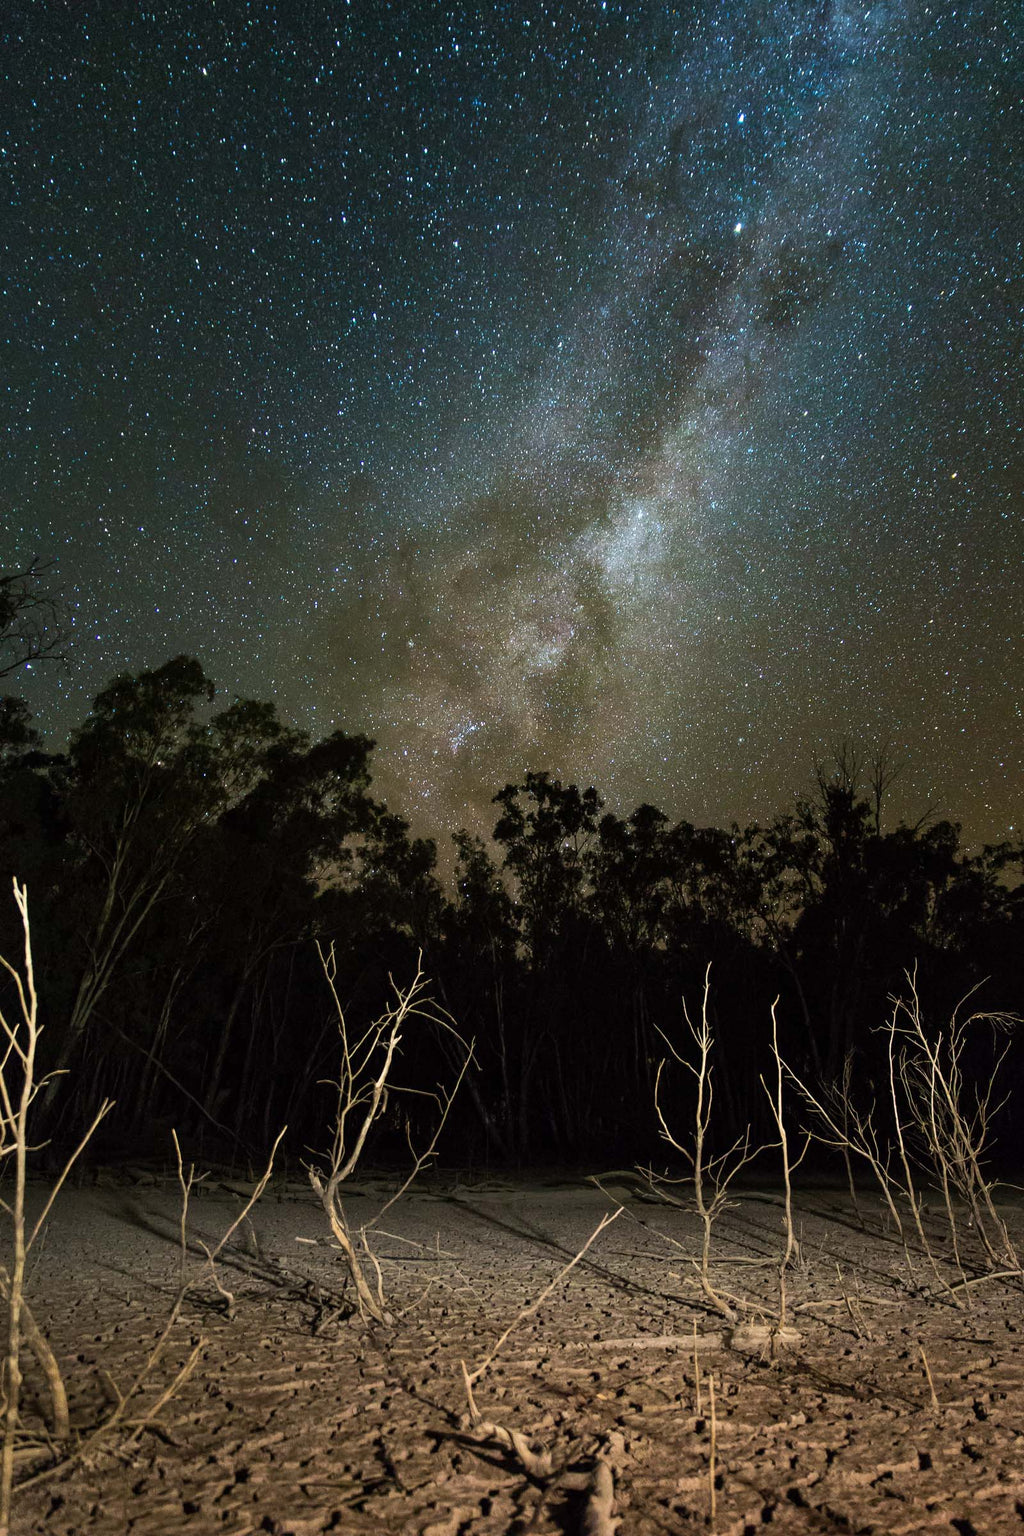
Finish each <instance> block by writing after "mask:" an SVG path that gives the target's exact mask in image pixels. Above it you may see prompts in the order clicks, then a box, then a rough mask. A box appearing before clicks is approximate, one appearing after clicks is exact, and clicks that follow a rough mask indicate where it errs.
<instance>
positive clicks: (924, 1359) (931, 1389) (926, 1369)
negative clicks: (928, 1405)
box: [917, 1344, 939, 1413]
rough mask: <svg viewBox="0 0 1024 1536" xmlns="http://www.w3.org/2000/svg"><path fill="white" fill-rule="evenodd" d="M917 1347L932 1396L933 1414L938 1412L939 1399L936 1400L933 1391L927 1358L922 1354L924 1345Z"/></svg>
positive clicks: (933, 1384) (936, 1396)
mask: <svg viewBox="0 0 1024 1536" xmlns="http://www.w3.org/2000/svg"><path fill="white" fill-rule="evenodd" d="M917 1347H918V1349H919V1350H920V1351H921V1364H922V1365H923V1366H924V1374H925V1376H926V1377H927V1378H928V1391H929V1392H930V1393H931V1395H932V1407H933V1408H934V1409H935V1412H936V1413H938V1412H939V1399H938V1394H937V1393H936V1391H935V1383H934V1381H933V1380H932V1368H931V1366H930V1365H929V1364H928V1356H927V1355H926V1354H925V1352H924V1345H923V1344H918V1346H917Z"/></svg>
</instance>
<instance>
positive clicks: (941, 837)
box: [0, 637, 1024, 1166]
mask: <svg viewBox="0 0 1024 1536" xmlns="http://www.w3.org/2000/svg"><path fill="white" fill-rule="evenodd" d="M0 638H2V637H0ZM373 745H374V744H373V742H372V741H371V740H369V738H367V737H366V736H362V735H349V734H347V733H344V732H340V731H336V732H334V733H332V734H330V735H328V736H326V737H325V738H324V739H322V740H315V741H314V740H312V739H311V738H310V737H309V736H308V735H307V734H306V733H304V732H302V731H298V730H295V729H293V728H291V727H289V726H287V725H286V724H284V723H283V722H282V721H281V720H280V719H279V717H278V714H277V711H276V709H275V707H274V706H273V705H272V704H268V703H263V702H258V701H254V700H236V701H235V702H234V703H232V704H230V705H229V706H228V707H227V708H224V709H218V708H217V707H216V702H215V696H214V685H213V683H212V682H211V681H210V679H209V678H208V677H207V676H206V675H205V673H204V672H203V669H202V667H201V666H200V664H199V663H198V662H197V661H195V660H193V659H191V658H189V657H185V656H179V657H176V658H174V659H173V660H171V661H168V662H167V663H165V664H164V665H163V666H161V667H158V668H156V669H155V670H153V671H144V672H141V673H139V674H138V675H136V676H122V677H118V678H116V679H114V681H113V682H112V683H111V684H110V685H109V687H107V688H105V689H104V690H103V691H102V692H101V693H100V694H99V695H98V697H97V698H96V699H95V701H94V703H93V706H92V709H91V710H90V712H89V714H88V716H87V718H86V719H85V720H84V721H83V723H82V724H81V725H80V726H79V727H78V728H77V730H75V731H74V732H73V733H72V735H71V738H70V741H69V744H68V747H67V750H66V751H65V752H61V753H54V752H50V751H47V750H46V749H45V747H44V744H43V742H42V741H41V740H40V739H39V737H38V735H37V734H36V732H35V731H34V729H33V726H32V722H31V719H30V717H29V713H28V710H27V708H26V706H25V705H24V703H23V702H22V701H21V700H19V699H17V698H15V697H6V698H4V699H3V700H2V702H0V885H2V890H3V896H2V898H0V953H2V954H5V955H7V956H9V957H11V956H16V955H17V952H18V946H19V942H20V939H19V934H18V930H17V914H16V912H15V909H14V905H13V902H9V901H8V900H7V896H6V893H7V892H8V891H9V890H10V884H11V877H12V876H13V875H17V876H18V877H19V878H20V879H21V880H24V881H25V882H26V883H27V885H28V889H29V897H30V902H31V913H32V924H33V939H34V947H35V953H36V958H37V968H38V982H39V988H40V994H41V1004H42V1013H43V1021H44V1024H45V1029H46V1032H45V1036H44V1042H43V1043H44V1053H45V1054H44V1063H43V1064H44V1066H45V1068H47V1069H48V1070H50V1071H51V1072H53V1073H55V1074H58V1075H55V1076H54V1077H52V1079H51V1081H50V1084H49V1086H48V1088H47V1090H46V1093H45V1095H44V1098H43V1101H42V1104H41V1107H40V1115H41V1126H42V1129H43V1130H44V1131H45V1132H46V1134H47V1135H48V1136H50V1137H51V1138H52V1139H53V1140H54V1143H55V1145H56V1146H58V1147H59V1146H60V1145H62V1144H63V1143H66V1142H67V1141H68V1140H70V1139H72V1138H73V1137H74V1136H75V1135H76V1134H77V1132H78V1130H79V1129H80V1127H81V1125H82V1124H83V1123H85V1122H87V1121H88V1119H89V1118H90V1117H91V1114H92V1113H93V1112H94V1110H95V1108H96V1106H97V1104H98V1103H99V1102H100V1100H101V1099H102V1098H104V1097H107V1096H109V1097H113V1098H115V1099H116V1100H117V1107H116V1109H115V1111H114V1112H113V1114H112V1115H111V1116H110V1117H108V1120H107V1121H106V1122H105V1126H104V1135H105V1137H106V1139H107V1141H108V1143H109V1142H111V1141H113V1142H114V1144H115V1146H116V1147H117V1148H119V1149H120V1150H122V1151H123V1150H124V1149H127V1148H136V1149H139V1150H142V1151H150V1150H152V1151H159V1152H162V1151H163V1150H164V1148H165V1147H166V1145H167V1132H168V1131H169V1128H170V1127H171V1126H172V1125H174V1126H176V1127H178V1128H179V1129H183V1130H186V1131H187V1132H188V1134H189V1135H190V1136H191V1137H192V1138H193V1139H198V1140H199V1142H200V1144H203V1145H205V1147H206V1148H207V1149H209V1151H212V1150H213V1149H218V1150H220V1151H222V1152H224V1153H225V1154H227V1155H231V1156H234V1157H238V1158H241V1159H243V1160H245V1159H249V1158H251V1157H257V1158H258V1156H259V1154H260V1151H261V1149H263V1148H264V1147H265V1146H266V1145H267V1144H268V1143H269V1142H270V1141H271V1140H272V1138H273V1135H274V1133H275V1132H276V1130H277V1128H278V1127H279V1126H280V1125H282V1124H283V1123H285V1122H287V1123H288V1125H289V1126H290V1127H291V1132H290V1136H289V1141H290V1142H291V1143H292V1147H293V1150H294V1153H295V1155H296V1156H300V1155H301V1152H302V1148H303V1147H304V1146H306V1145H310V1144H316V1143H317V1141H318V1140H319V1139H320V1137H321V1135H322V1130H323V1127H324V1125H326V1124H327V1123H328V1122H329V1120H330V1114H331V1101H330V1088H329V1087H327V1086H325V1080H327V1079H330V1077H331V1076H332V1073H333V1071H334V1053H335V1049H336V1045H337V1028H336V1016H335V1014H334V1012H333V1008H332V1004H331V998H330V995H329V993H328V989H327V988H326V986H325V983H324V976H323V973H322V969H321V966H320V960H319V957H318V953H317V948H316V942H315V941H317V940H319V941H320V943H321V944H322V945H327V944H332V943H333V945H334V955H335V964H336V966H337V972H336V980H335V986H336V989H337V992H338V996H339V998H340V999H341V1001H342V1003H343V1005H344V1007H345V1009H346V1012H347V1013H349V1014H351V1016H352V1017H353V1018H354V1019H356V1020H358V1019H364V1020H368V1019H370V1018H372V1017H374V1016H375V1015H376V1013H379V1012H380V1010H381V1005H382V1003H383V1001H384V1000H385V999H386V997H387V992H388V986H389V977H393V978H394V979H395V981H396V982H398V983H399V984H401V983H402V982H404V981H407V980H408V979H409V978H411V976H412V975H413V974H414V972H415V969H416V965H417V957H418V956H419V955H422V964H423V967H424V970H425V971H426V973H427V975H428V976H429V977H430V979H431V983H432V988H433V992H434V996H435V997H436V999H437V1001H438V1002H439V1003H440V1004H441V1005H442V1006H443V1007H444V1008H445V1009H447V1010H448V1012H449V1013H450V1014H451V1016H452V1017H453V1018H454V1019H455V1020H456V1021H457V1023H458V1025H459V1028H460V1030H461V1031H462V1033H463V1035H465V1036H466V1037H467V1038H469V1037H472V1038H473V1039H474V1040H475V1058H474V1065H473V1068H472V1070H471V1071H470V1072H469V1073H468V1074H467V1077H466V1079H465V1082H464V1085H463V1088H462V1091H461V1094H460V1096H459V1099H458V1101H457V1103H456V1105H455V1107H454V1108H453V1110H452V1114H451V1116H450V1118H449V1123H448V1128H447V1130H446V1143H445V1147H444V1152H445V1155H446V1156H447V1157H448V1158H449V1159H451V1160H454V1161H458V1162H462V1163H472V1164H476V1165H481V1166H482V1165H485V1164H488V1163H490V1164H502V1165H512V1166H514V1165H516V1164H524V1163H533V1164H537V1163H539V1162H545V1161H550V1162H558V1163H562V1164H581V1163H585V1162H593V1161H594V1160H597V1161H598V1162H600V1163H601V1164H603V1165H604V1166H610V1165H611V1164H612V1163H613V1162H618V1161H621V1160H623V1159H635V1158H643V1159H645V1160H651V1159H652V1158H653V1159H655V1160H657V1158H658V1156H659V1143H658V1138H657V1126H656V1121H655V1116H654V1112H653V1092H654V1078H655V1074H656V1072H657V1069H658V1064H659V1062H660V1061H661V1060H662V1059H663V1058H665V1057H666V1056H670V1054H671V1053H670V1051H669V1049H668V1044H667V1042H668V1041H671V1042H672V1043H673V1044H675V1045H676V1046H677V1048H679V1049H680V1050H681V1051H682V1052H683V1053H684V1054H685V1045H686V1038H687V1037H686V1034H685V1031H684V1030H683V1029H682V1027H681V1020H682V1001H683V999H684V998H687V999H689V1000H690V1002H691V1004H693V1003H695V1002H697V1003H699V998H700V994H701V991H702V988H703V983H704V978H705V974H706V971H707V967H708V966H709V965H710V967H711V990H710V1008H711V1010H712V1019H713V1025H714V1031H715V1036H716V1041H717V1061H716V1090H715V1091H716V1105H715V1112H716V1127H717V1131H718V1134H720V1135H721V1137H722V1138H723V1139H724V1140H731V1139H732V1138H733V1137H734V1136H735V1135H736V1134H740V1133H742V1132H743V1130H744V1128H745V1127H746V1126H748V1125H750V1126H751V1127H753V1131H754V1134H755V1135H762V1137H763V1139H764V1140H770V1139H771V1136H770V1127H769V1126H768V1123H767V1118H766V1117H767V1114H768V1109H767V1104H766V1101H765V1097H764V1092H763V1089H762V1088H761V1085H760V1077H761V1075H762V1074H763V1073H764V1072H765V1071H766V1067H767V1059H768V1058H767V1053H768V1040H769V1023H770V1010H771V1006H772V1002H773V1000H774V999H775V998H779V999H780V1003H779V1008H778V1010H777V1012H778V1018H779V1027H780V1035H781V1040H782V1046H783V1053H784V1054H785V1055H786V1056H787V1058H788V1059H789V1060H791V1061H792V1062H793V1063H794V1065H796V1066H798V1067H799V1069H800V1071H801V1073H802V1075H804V1076H805V1078H807V1079H808V1080H810V1081H814V1082H817V1083H822V1084H824V1083H830V1082H835V1081H838V1080H840V1079H841V1078H842V1075H843V1073H844V1070H846V1071H848V1072H849V1073H850V1082H851V1084H852V1087H851V1092H861V1093H866V1094H869V1093H870V1092H871V1091H872V1084H873V1083H874V1082H876V1081H879V1080H880V1077H881V1075H882V1074H883V1073H884V1071H885V1061H884V1048H883V1043H882V1041H881V1038H880V1036H879V1034H878V1027H879V1026H880V1025H881V1024H882V1023H883V1021H884V1018H885V1016H886V1012H887V1009H888V1007H889V999H890V998H891V997H892V996H893V995H894V994H898V993H899V992H900V991H901V989H903V988H904V987H905V985H906V973H907V972H908V970H909V971H913V972H916V979H917V987H918V991H919V993H920V996H921V999H922V1002H923V1005H924V1009H925V1015H926V1017H927V1018H928V1019H929V1020H931V1021H933V1027H934V1028H936V1029H938V1028H940V1027H943V1026H944V1025H945V1024H948V1020H949V1016H950V1013H951V1011H952V1009H953V1008H954V1007H955V1006H956V1005H957V1003H958V1001H959V1000H960V999H962V998H964V997H965V995H966V994H968V993H972V989H974V990H973V993H972V1000H971V1002H970V1004H969V1005H968V1006H969V1007H970V1008H971V1010H972V1011H973V1009H974V1008H975V1007H978V1008H991V1009H1002V1010H1013V1009H1014V1008H1017V1007H1019V1006H1020V1002H1021V997H1022V991H1024V989H1022V966H1024V870H1022V863H1024V844H1022V843H1021V842H1020V841H1017V842H1015V843H1004V844H1001V845H999V846H993V847H986V848H985V849H983V850H982V851H981V852H968V851H966V850H965V849H964V848H963V847H962V845H961V839H960V832H959V828H958V827H957V826H956V825H955V824H954V823H952V822H949V821H942V820H930V819H927V818H926V819H924V820H923V821H922V822H920V823H918V824H917V825H907V824H904V823H899V824H897V825H895V826H892V827H888V826H887V825H886V821H885V798H886V789H887V787H888V783H889V780H890V778H891V770H892V763H891V761H890V760H889V758H888V757H887V755H886V754H885V753H882V754H881V755H880V756H879V758H878V759H877V760H876V761H875V762H874V763H872V764H870V765H869V767H868V771H867V772H862V771H861V769H860V766H859V765H858V763H857V761H856V760H855V758H854V756H853V754H852V753H851V752H850V750H849V749H842V750H840V751H839V752H838V753H837V756H836V759H835V761H834V763H832V764H831V765H828V766H827V767H822V768H819V769H818V771H817V773H816V776H815V778H814V782H813V786H812V788H811V789H810V791H809V792H808V793H807V794H805V795H803V796H798V797H797V798H796V799H795V801H794V804H793V807H792V809H790V810H789V811H787V812H786V813H784V814H780V815H778V816H777V817H775V818H774V819H773V820H772V821H770V822H768V823H767V824H765V825H753V826H748V827H745V828H742V829H741V828H739V827H737V826H732V827H730V828H728V829H723V828H717V827H695V826H692V825H690V824H689V823H688V822H685V821H678V822H672V821H670V820H669V818H668V817H666V816H665V815H664V814H663V812H661V811H660V810H658V809H657V808H656V807H654V806H651V805H641V806H639V807H637V808H636V809H635V810H634V811H632V812H631V813H630V814H629V815H626V816H619V815H616V814H614V813H613V812H611V811H609V810H607V808H606V807H605V806H604V804H603V803H602V800H601V797H600V795H599V794H598V792H597V790H596V789H594V788H587V789H580V788H579V787H578V786H576V785H572V784H563V783H562V782H561V781H560V780H558V779H557V778H555V777H553V776H551V775H550V774H548V773H544V772H527V773H525V774H524V775H523V777H522V780H521V782H518V783H510V784H507V785H505V787H504V788H502V789H501V790H500V791H499V792H498V793H497V794H496V796H495V799H494V806H495V821H494V828H493V835H492V838H491V839H490V840H489V841H484V840H482V839H480V838H478V837H475V836H471V835H470V834H469V833H466V832H459V833H457V834H456V835H455V839H454V841H455V855H456V866H455V877H454V882H453V883H452V882H444V881H442V880H441V878H440V877H439V873H438V860H437V849H436V845H435V843H434V842H433V841H432V840H431V839H428V838H421V837H416V836H414V835H413V834H412V832H411V830H410V827H409V825H408V823H407V822H406V821H405V820H403V818H402V817H400V816H398V815H396V814H395V813H394V812H393V811H391V810H389V809H388V808H387V806H386V805H384V804H383V803H382V802H380V801H378V800H377V799H375V798H374V796H373V793H372V790H373V782H372V753H373ZM453 1049H454V1046H453V1041H452V1037H451V1036H449V1035H447V1034H446V1033H445V1032H444V1031H443V1030H437V1031H426V1032H424V1033H422V1034H420V1035H418V1036H417V1035H413V1036H411V1037H410V1038H409V1039H407V1041H406V1044H405V1053H404V1059H403V1073H404V1076H403V1085H404V1086H405V1087H406V1088H407V1089H408V1090H410V1091H409V1092H408V1093H406V1094H399V1095H396V1096H395V1097H394V1100H393V1103H392V1104H391V1105H390V1106H389V1111H388V1115H387V1116H386V1117H385V1120H384V1126H383V1133H382V1134H383V1139H382V1141H381V1143H380V1144H379V1146H378V1149H377V1150H378V1155H380V1156H384V1157H386V1156H388V1155H389V1153H390V1152H391V1151H394V1152H396V1154H397V1152H399V1151H400V1150H401V1147H402V1146H403V1145H404V1139H405V1137H406V1136H407V1135H408V1134H412V1135H413V1136H415V1133H416V1128H417V1124H418V1122H419V1121H420V1119H422V1118H424V1117H426V1118H429V1113H430V1110H431V1100H430V1097H429V1095H430V1092H431V1090H432V1089H433V1088H434V1086H435V1084H436V1083H437V1082H438V1081H439V1080H441V1079H443V1078H445V1076H446V1075H447V1074H448V1073H449V1072H450V1071H451V1070H452V1068H453V1067H454V1065H455V1062H454V1058H453V1057H451V1052H452V1051H453ZM999 1049H1001V1046H1000V1044H999V1042H993V1041H992V1040H991V1039H990V1038H988V1037H987V1036H986V1034H985V1033H984V1031H979V1033H978V1038H977V1040H976V1041H975V1042H974V1046H973V1056H972V1064H971V1070H973V1071H975V1072H976V1073H977V1074H978V1077H979V1081H983V1080H984V1077H985V1073H986V1071H987V1070H988V1069H989V1067H990V1063H991V1061H992V1059H993V1053H994V1052H995V1051H998V1050H999ZM851 1064H852V1066H851ZM1022 1064H1024V1057H1022V1055H1021V1052H1020V1049H1019V1047H1018V1046H1017V1044H1016V1043H1014V1044H1013V1045H1012V1046H1011V1050H1010V1053H1009V1055H1008V1058H1007V1061H1006V1063H1005V1064H1004V1069H1003V1070H1004V1073H1005V1077H1004V1080H1003V1088H1004V1091H1009V1094H1010V1097H1009V1099H1008V1101H1007V1104H1006V1106H1005V1107H1004V1108H1003V1110H1002V1111H1001V1116H1002V1121H1001V1124H1002V1128H1003V1131H1004V1136H1003V1144H1004V1149H1005V1152H1006V1155H1007V1156H1009V1157H1012V1156H1013V1154H1014V1150H1015V1149H1014V1146H1013V1144H1012V1136H1009V1135H1007V1134H1006V1133H1007V1131H1009V1130H1012V1125H1013V1119H1012V1111H1013V1094H1014V1091H1015V1090H1016V1091H1018V1092H1019V1090H1020V1088H1021V1083H1020V1079H1021V1076H1022V1071H1024V1065H1022ZM686 1076H687V1075H686V1074H685V1072H681V1073H677V1077H676V1078H675V1079H674V1080H673V1083H672V1093H673V1094H674V1095H675V1096H676V1097H675V1102H677V1104H678V1106H679V1113H680V1116H681V1117H682V1118H684V1119H685V1116H686V1114H687V1113H688V1108H687V1106H688V1104H689V1098H688V1096H689V1095H690V1094H691V1088H692V1085H691V1084H690V1083H689V1082H688V1081H687V1080H686Z"/></svg>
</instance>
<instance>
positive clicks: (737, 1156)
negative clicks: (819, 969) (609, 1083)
mask: <svg viewBox="0 0 1024 1536" xmlns="http://www.w3.org/2000/svg"><path fill="white" fill-rule="evenodd" d="M710 989H711V966H710V965H709V966H708V968H707V970H706V971H705V973H704V996H703V998H702V1001H701V1011H700V1024H699V1025H697V1024H694V1022H693V1020H692V1019H691V1018H690V1014H689V1011H688V1009H687V1006H686V1000H685V998H684V1000H683V1018H684V1019H685V1020H686V1026H687V1028H688V1029H689V1031H690V1035H691V1036H692V1038H693V1041H694V1043H695V1045H696V1047H697V1063H696V1065H694V1064H693V1062H691V1061H687V1059H686V1057H685V1056H681V1055H680V1054H679V1052H678V1051H677V1050H676V1048H675V1046H674V1045H673V1044H672V1042H671V1040H669V1038H668V1036H667V1035H665V1034H664V1033H663V1032H660V1031H659V1032H660V1033H662V1039H663V1040H664V1041H665V1044H666V1045H667V1046H668V1048H669V1050H670V1051H671V1052H672V1055H673V1057H674V1058H675V1060H676V1061H677V1062H679V1064H680V1065H681V1066H684V1067H686V1069H687V1070H688V1071H689V1072H692V1073H693V1076H694V1077H695V1078H696V1080H697V1103H696V1107H695V1110H694V1118H693V1146H692V1148H691V1147H688V1146H685V1145H684V1144H683V1143H682V1142H680V1141H679V1140H678V1139H677V1138H676V1136H675V1135H674V1134H673V1132H672V1131H670V1130H669V1127H668V1121H667V1120H666V1118H665V1112H664V1110H663V1108H662V1104H661V1079H662V1073H663V1071H664V1068H665V1061H664V1059H663V1060H662V1061H660V1062H659V1063H658V1071H657V1074H656V1076H655V1080H654V1109H655V1113H656V1114H657V1116H658V1124H659V1126H660V1129H661V1136H662V1139H663V1140H665V1141H667V1142H668V1144H669V1146H671V1147H673V1148H674V1149H675V1151H677V1152H680V1153H682V1155H683V1157H685V1158H686V1160H687V1162H688V1163H689V1164H690V1165H691V1167H692V1169H693V1196H694V1203H695V1205H696V1208H697V1215H698V1216H699V1217H700V1220H701V1225H702V1228H703V1240H702V1244H701V1256H700V1262H699V1264H698V1262H697V1261H696V1260H694V1266H695V1268H696V1269H697V1272H698V1274H699V1276H700V1285H701V1290H702V1291H703V1292H704V1295H705V1296H706V1297H707V1299H708V1301H709V1302H710V1303H711V1305H712V1306H713V1307H714V1308H715V1310H716V1312H719V1313H721V1315H722V1316H723V1317H724V1318H726V1319H727V1320H728V1321H729V1322H731V1323H734V1322H736V1320H737V1314H736V1311H735V1309H734V1308H733V1307H732V1306H730V1304H729V1302H728V1301H727V1300H726V1299H725V1297H724V1296H722V1295H721V1294H720V1292H718V1291H716V1290H715V1288H714V1286H713V1285H712V1283H711V1272H710V1270H711V1231H712V1228H713V1226H714V1224H715V1221H716V1219H717V1218H718V1216H719V1215H720V1214H721V1212H722V1211H723V1210H724V1209H725V1208H726V1207H727V1206H728V1205H729V1204H730V1203H731V1202H730V1199H729V1188H730V1185H731V1184H732V1182H733V1180H734V1179H735V1178H736V1176H737V1174H739V1173H740V1172H741V1171H742V1170H743V1169H744V1168H745V1167H746V1166H747V1165H748V1164H749V1163H751V1162H753V1160H754V1158H755V1157H757V1156H758V1153H759V1151H760V1150H761V1149H760V1148H758V1149H757V1150H755V1151H754V1152H751V1151H750V1129H749V1127H748V1128H747V1132H746V1135H744V1136H740V1137H738V1138H737V1140H736V1141H735V1142H734V1143H733V1145H732V1146H731V1147H730V1148H729V1150H728V1151H727V1152H723V1153H720V1154H719V1156H717V1157H712V1158H709V1157H708V1156H707V1139H708V1131H709V1129H710V1126H711V1108H712V1104H713V1102H714V1083H713V1081H712V1077H713V1069H712V1066H711V1052H712V1048H713V1046H714V1042H715V1037H714V1033H713V1031H712V1029H711V1023H710V1020H709V1019H708V996H709V993H710ZM646 1176H647V1177H648V1178H649V1179H650V1180H651V1182H652V1183H654V1184H657V1183H658V1182H659V1180H658V1179H657V1177H656V1175H654V1174H653V1172H651V1171H650V1170H647V1171H646ZM660 1182H664V1181H660Z"/></svg>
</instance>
